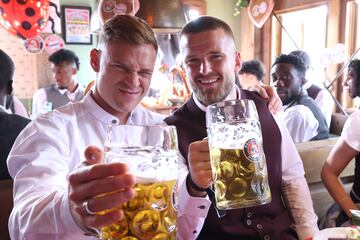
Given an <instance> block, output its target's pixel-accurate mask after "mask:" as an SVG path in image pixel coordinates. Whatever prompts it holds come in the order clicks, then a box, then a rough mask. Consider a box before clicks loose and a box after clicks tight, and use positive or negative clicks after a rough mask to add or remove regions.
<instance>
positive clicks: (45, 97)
mask: <svg viewBox="0 0 360 240" xmlns="http://www.w3.org/2000/svg"><path fill="white" fill-rule="evenodd" d="M48 60H49V62H50V67H51V72H52V74H53V77H54V79H55V81H56V83H55V84H52V85H50V86H48V87H46V88H40V89H39V90H37V91H36V92H35V94H34V97H33V105H32V117H33V118H35V117H37V116H38V115H40V114H42V113H45V112H48V111H51V110H53V109H56V108H58V107H61V106H63V105H65V104H67V103H68V102H75V101H79V100H81V99H82V98H83V97H84V88H83V86H82V85H81V84H79V83H78V81H77V79H76V74H77V71H79V68H80V62H79V58H78V57H77V56H76V54H75V53H74V52H73V51H70V50H67V49H60V50H58V51H56V52H55V53H53V54H51V55H50V56H49V59H48Z"/></svg>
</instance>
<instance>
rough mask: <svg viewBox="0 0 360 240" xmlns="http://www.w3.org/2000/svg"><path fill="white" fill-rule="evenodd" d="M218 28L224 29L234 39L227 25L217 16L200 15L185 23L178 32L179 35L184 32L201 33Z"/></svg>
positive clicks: (184, 33)
mask: <svg viewBox="0 0 360 240" xmlns="http://www.w3.org/2000/svg"><path fill="white" fill-rule="evenodd" d="M219 28H220V29H222V30H224V32H225V33H226V35H227V36H229V37H230V38H231V39H233V40H234V34H233V32H232V31H231V28H230V27H229V25H228V24H227V23H225V22H224V21H222V20H220V19H218V18H215V17H210V16H201V17H198V18H196V19H194V20H192V21H190V22H188V23H187V24H185V26H184V27H183V28H182V30H181V32H180V37H181V36H183V35H186V34H194V33H201V32H206V31H212V30H216V29H219Z"/></svg>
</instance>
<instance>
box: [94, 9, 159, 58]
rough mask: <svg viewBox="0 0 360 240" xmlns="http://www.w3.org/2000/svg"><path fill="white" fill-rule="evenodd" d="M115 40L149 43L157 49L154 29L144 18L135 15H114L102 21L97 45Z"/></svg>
mask: <svg viewBox="0 0 360 240" xmlns="http://www.w3.org/2000/svg"><path fill="white" fill-rule="evenodd" d="M116 41H125V42H128V43H130V44H134V45H143V44H151V45H153V46H154V48H155V51H156V52H157V51H158V43H157V40H156V36H155V33H154V31H153V30H152V29H151V27H150V26H149V25H148V24H147V23H146V22H145V21H144V20H142V19H141V18H138V17H136V16H130V15H125V14H121V15H116V16H114V17H112V18H110V19H109V20H108V21H106V22H105V23H104V25H103V26H102V28H101V33H100V42H99V43H100V44H99V45H100V46H101V45H102V44H105V45H107V43H109V42H116Z"/></svg>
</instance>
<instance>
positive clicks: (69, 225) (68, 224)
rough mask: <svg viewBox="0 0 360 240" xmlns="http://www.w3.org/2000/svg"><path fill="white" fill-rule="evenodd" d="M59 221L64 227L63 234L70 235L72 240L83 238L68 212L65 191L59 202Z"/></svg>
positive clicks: (67, 200)
mask: <svg viewBox="0 0 360 240" xmlns="http://www.w3.org/2000/svg"><path fill="white" fill-rule="evenodd" d="M61 208H62V211H61V213H60V214H61V219H64V220H63V221H62V222H63V226H64V232H65V233H71V237H72V238H73V239H82V238H84V237H85V236H87V235H86V234H85V232H84V231H83V230H82V229H81V228H80V227H79V225H78V224H77V223H76V222H75V219H74V218H73V216H72V214H71V212H70V206H69V197H68V194H67V191H66V192H65V194H64V196H63V199H62V202H61ZM89 239H97V238H89Z"/></svg>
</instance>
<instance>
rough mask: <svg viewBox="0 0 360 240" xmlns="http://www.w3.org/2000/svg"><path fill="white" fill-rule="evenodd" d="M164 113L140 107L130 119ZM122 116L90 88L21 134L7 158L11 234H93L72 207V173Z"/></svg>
mask: <svg viewBox="0 0 360 240" xmlns="http://www.w3.org/2000/svg"><path fill="white" fill-rule="evenodd" d="M163 117H164V116H162V115H159V114H156V113H152V112H150V111H148V110H146V109H144V108H142V107H140V106H139V107H137V108H136V109H135V110H134V111H133V112H132V113H131V115H130V117H129V119H128V122H127V124H141V125H151V124H159V123H163ZM118 122H119V119H118V118H116V117H115V116H113V115H111V114H109V113H107V112H106V111H104V110H103V109H102V108H101V107H100V106H98V105H97V104H96V103H95V101H94V100H93V99H92V97H91V96H90V94H88V95H87V96H86V97H85V98H84V99H83V100H82V101H80V102H75V103H70V104H68V105H66V106H64V107H61V108H58V109H57V110H55V111H53V112H50V113H46V114H44V115H42V116H40V117H39V118H37V119H35V120H34V121H32V122H31V123H30V124H29V125H28V126H27V127H26V128H25V129H24V131H23V132H22V133H21V134H20V135H19V137H18V138H17V139H16V141H15V143H14V146H13V149H12V150H11V152H10V155H9V157H8V160H7V165H8V168H9V172H10V175H11V176H12V178H13V179H14V208H13V211H12V213H11V215H10V218H9V232H10V236H11V239H16V240H19V239H34V240H42V239H46V240H48V239H59V240H66V239H91V238H92V237H88V236H84V234H83V232H82V231H81V229H80V228H79V227H78V226H77V224H76V223H75V221H74V220H73V217H72V215H71V213H70V210H69V202H68V195H67V194H68V181H67V175H68V174H69V172H70V171H71V170H73V169H74V168H76V167H77V166H78V164H79V163H80V162H81V161H83V160H84V150H85V149H86V147H87V146H89V145H95V146H98V147H100V148H102V147H103V144H104V141H105V135H106V131H107V126H108V125H109V124H115V123H118Z"/></svg>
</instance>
